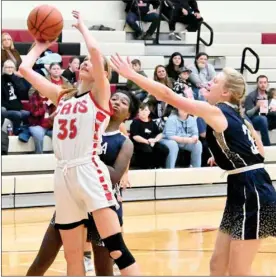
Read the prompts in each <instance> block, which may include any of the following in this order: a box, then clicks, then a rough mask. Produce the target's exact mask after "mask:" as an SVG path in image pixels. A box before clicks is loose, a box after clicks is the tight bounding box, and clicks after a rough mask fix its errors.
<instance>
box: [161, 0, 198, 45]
mask: <svg viewBox="0 0 276 277" xmlns="http://www.w3.org/2000/svg"><path fill="white" fill-rule="evenodd" d="M170 2H171V4H172V5H173V8H172V7H171V6H170V5H163V13H164V14H165V15H168V14H170V15H169V19H170V21H169V29H170V38H171V39H177V40H181V36H180V34H179V33H177V32H175V25H176V22H180V23H183V24H185V25H187V28H186V30H187V31H188V32H196V31H197V30H198V28H199V25H200V23H201V22H202V21H203V18H202V17H201V14H200V11H199V9H198V5H197V1H196V0H189V1H187V0H170ZM186 30H185V31H186ZM185 31H183V32H182V33H184V32H185Z"/></svg>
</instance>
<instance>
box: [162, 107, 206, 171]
mask: <svg viewBox="0 0 276 277" xmlns="http://www.w3.org/2000/svg"><path fill="white" fill-rule="evenodd" d="M163 137H164V139H162V140H161V142H160V143H162V144H163V145H166V146H167V147H168V148H169V155H168V157H167V160H166V168H175V164H176V161H177V157H178V152H179V150H180V149H181V150H187V151H189V152H191V165H190V166H191V167H201V154H202V144H201V142H200V141H199V139H198V129H197V123H196V118H195V117H193V116H190V115H188V114H187V113H185V112H184V111H181V110H176V112H175V114H174V113H172V114H171V115H170V116H169V118H168V120H167V122H166V124H165V129H164V131H163Z"/></svg>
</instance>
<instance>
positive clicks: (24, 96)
mask: <svg viewBox="0 0 276 277" xmlns="http://www.w3.org/2000/svg"><path fill="white" fill-rule="evenodd" d="M3 74H6V75H9V76H10V79H11V80H12V82H13V83H14V84H16V91H17V95H18V97H19V99H20V100H29V97H28V90H29V85H28V83H27V82H26V81H25V79H23V78H22V76H21V74H20V73H19V72H18V71H16V66H15V64H14V62H13V61H12V60H6V61H5V62H4V65H3Z"/></svg>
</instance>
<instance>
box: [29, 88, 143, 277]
mask: <svg viewBox="0 0 276 277" xmlns="http://www.w3.org/2000/svg"><path fill="white" fill-rule="evenodd" d="M110 102H111V104H112V108H113V115H112V116H111V118H110V121H109V124H108V126H107V128H106V132H105V133H104V135H103V137H102V143H101V146H102V154H101V155H100V159H101V161H103V162H104V163H105V164H106V166H107V168H108V170H109V173H110V179H111V182H112V184H113V189H114V190H113V192H114V194H115V197H116V198H118V191H119V189H118V187H119V183H120V180H121V178H122V176H123V175H124V174H125V172H126V169H127V168H128V165H129V163H130V159H131V157H132V153H133V145H132V142H131V141H130V139H129V138H128V137H127V136H125V135H123V134H122V133H121V132H120V131H119V127H120V124H121V123H122V122H124V121H125V120H126V119H132V118H133V117H135V116H136V114H137V112H138V108H139V105H140V103H139V100H138V99H136V98H135V96H134V95H133V94H131V93H129V92H117V93H115V94H113V95H112V97H111V99H110ZM119 204H120V209H119V210H117V211H116V212H117V214H118V218H119V221H120V225H121V226H122V224H123V219H122V203H121V202H119ZM85 225H86V227H87V228H88V232H87V241H91V243H92V249H93V254H94V255H93V256H94V264H95V272H96V275H97V276H112V275H113V260H112V259H111V258H110V255H109V251H108V250H107V249H106V248H105V247H103V242H102V240H101V239H100V235H99V233H98V231H97V228H96V225H95V222H94V220H93V217H92V216H91V215H89V221H87V222H86V224H85ZM54 226H55V215H54V217H53V219H52V221H51V223H50V225H49V226H48V229H47V231H46V233H45V235H44V239H43V242H42V245H41V247H40V249H39V252H38V255H37V257H36V258H35V260H34V262H33V264H32V265H31V267H30V268H29V270H28V272H27V276H41V275H44V273H45V272H46V271H47V269H48V268H49V267H50V266H51V264H52V263H53V262H54V260H55V257H56V256H57V254H58V252H59V250H60V248H61V246H62V241H61V237H60V234H59V232H58V230H57V229H56V228H55V227H54Z"/></svg>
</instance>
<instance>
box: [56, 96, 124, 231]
mask: <svg viewBox="0 0 276 277" xmlns="http://www.w3.org/2000/svg"><path fill="white" fill-rule="evenodd" d="M109 119H110V114H109V112H108V111H104V110H103V109H102V108H100V107H99V106H98V105H97V104H96V103H95V102H94V100H93V97H92V94H91V93H84V94H82V95H80V96H75V97H72V98H70V99H68V100H65V99H64V98H61V100H60V102H59V104H58V108H57V115H56V117H55V119H54V129H53V148H54V152H55V155H56V157H57V159H58V162H57V168H56V170H55V177H54V178H55V200H56V226H57V227H58V228H61V229H62V228H71V227H72V226H71V225H70V224H72V223H74V224H73V226H75V227H76V226H77V225H78V224H81V223H82V221H83V220H85V219H87V218H88V213H91V212H93V211H95V210H98V209H102V208H106V207H110V206H116V207H117V208H118V207H119V206H118V203H117V201H116V199H115V197H114V194H113V192H112V185H111V180H110V175H109V171H108V169H107V167H106V165H105V164H104V163H103V162H102V161H101V160H100V158H99V156H98V154H99V153H100V151H101V138H102V134H103V132H104V130H105V128H106V126H107V124H108V121H109ZM68 224H69V227H68ZM76 224H77V225H76ZM64 226H65V227H64ZM70 226H71V227H70ZM72 228H73V227H72Z"/></svg>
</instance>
